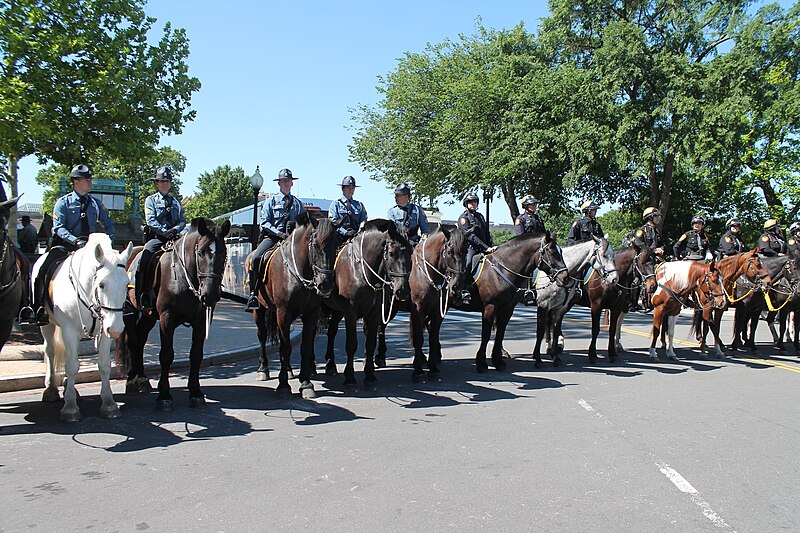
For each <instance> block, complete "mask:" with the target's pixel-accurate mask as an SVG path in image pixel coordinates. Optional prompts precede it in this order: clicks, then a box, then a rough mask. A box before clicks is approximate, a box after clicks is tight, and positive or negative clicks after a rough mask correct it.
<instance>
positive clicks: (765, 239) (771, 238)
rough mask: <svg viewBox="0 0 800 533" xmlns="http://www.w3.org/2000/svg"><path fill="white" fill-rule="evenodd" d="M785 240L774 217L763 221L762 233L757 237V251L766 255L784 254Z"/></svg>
mask: <svg viewBox="0 0 800 533" xmlns="http://www.w3.org/2000/svg"><path fill="white" fill-rule="evenodd" d="M786 250H787V249H786V241H785V240H784V239H783V232H782V231H781V227H780V225H779V224H778V221H777V220H775V219H774V218H770V219H769V220H767V221H766V222H764V233H762V234H761V237H760V238H759V239H758V251H759V252H760V253H761V254H762V255H765V256H766V257H776V256H779V255H786Z"/></svg>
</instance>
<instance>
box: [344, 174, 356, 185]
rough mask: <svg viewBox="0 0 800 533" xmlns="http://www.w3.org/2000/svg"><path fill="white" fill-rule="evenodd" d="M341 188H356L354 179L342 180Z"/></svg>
mask: <svg viewBox="0 0 800 533" xmlns="http://www.w3.org/2000/svg"><path fill="white" fill-rule="evenodd" d="M342 187H358V185H356V179H355V178H354V177H353V176H345V177H344V178H342Z"/></svg>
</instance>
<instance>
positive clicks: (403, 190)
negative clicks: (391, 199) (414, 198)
mask: <svg viewBox="0 0 800 533" xmlns="http://www.w3.org/2000/svg"><path fill="white" fill-rule="evenodd" d="M398 194H407V195H409V196H411V186H410V185H409V184H408V183H401V184H399V185H398V186H397V187H395V188H394V195H395V196H397V195H398Z"/></svg>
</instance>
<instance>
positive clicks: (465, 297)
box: [459, 289, 472, 305]
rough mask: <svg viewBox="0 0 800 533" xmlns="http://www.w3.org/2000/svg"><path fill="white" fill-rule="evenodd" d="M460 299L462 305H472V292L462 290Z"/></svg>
mask: <svg viewBox="0 0 800 533" xmlns="http://www.w3.org/2000/svg"><path fill="white" fill-rule="evenodd" d="M459 298H461V303H462V304H463V305H469V304H470V303H472V294H470V292H469V291H468V290H467V289H462V290H461V295H460V296H459Z"/></svg>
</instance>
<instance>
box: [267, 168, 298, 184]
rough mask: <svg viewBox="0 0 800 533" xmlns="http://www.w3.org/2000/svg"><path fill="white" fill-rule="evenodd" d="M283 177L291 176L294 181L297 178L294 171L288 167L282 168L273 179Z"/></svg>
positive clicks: (277, 179)
mask: <svg viewBox="0 0 800 533" xmlns="http://www.w3.org/2000/svg"><path fill="white" fill-rule="evenodd" d="M281 178H289V179H291V180H292V181H294V180H296V179H297V178H295V177H294V176H292V171H291V170H289V169H288V168H282V169H281V171H280V172H278V177H277V178H275V179H274V180H272V181H280V179H281Z"/></svg>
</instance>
